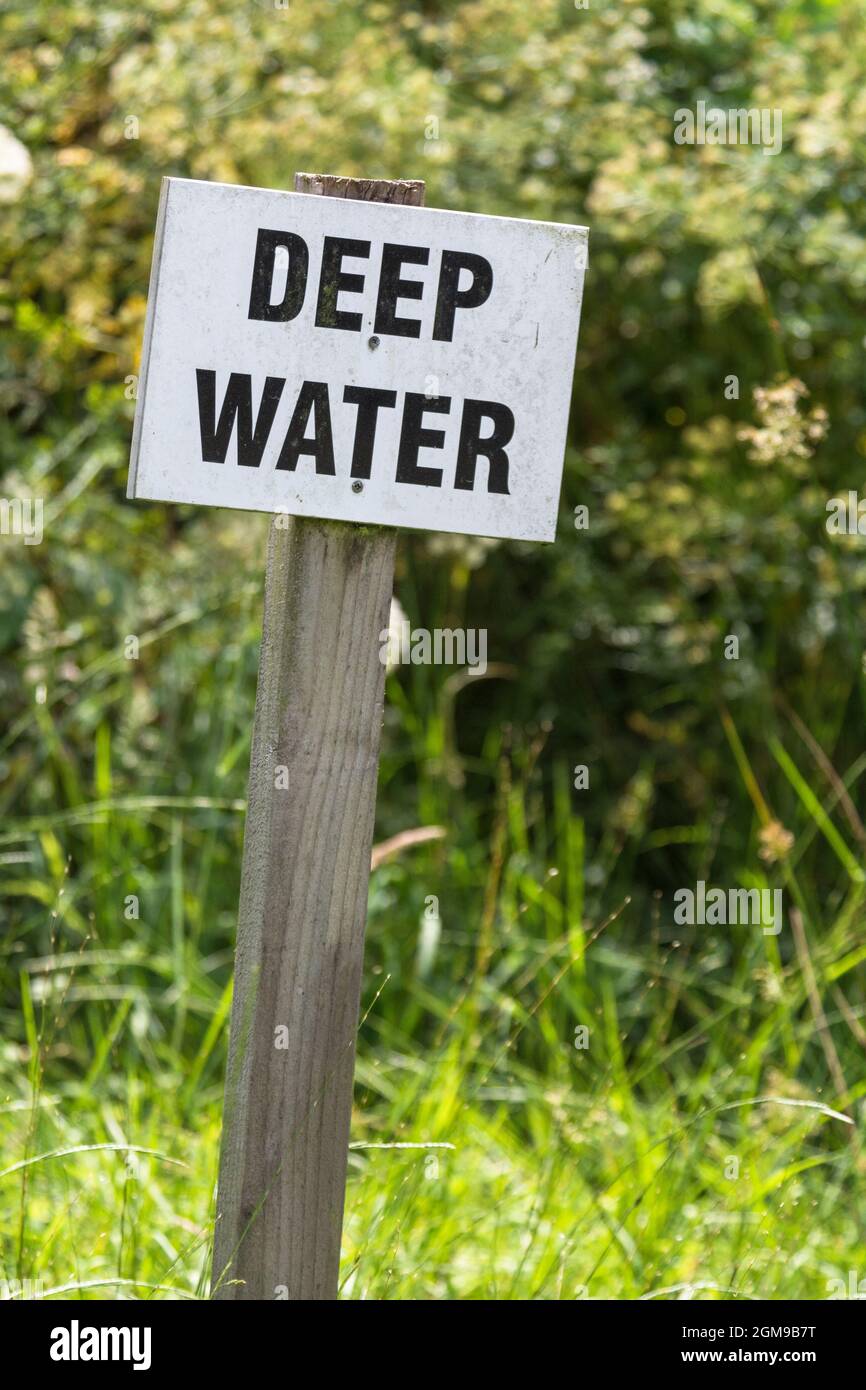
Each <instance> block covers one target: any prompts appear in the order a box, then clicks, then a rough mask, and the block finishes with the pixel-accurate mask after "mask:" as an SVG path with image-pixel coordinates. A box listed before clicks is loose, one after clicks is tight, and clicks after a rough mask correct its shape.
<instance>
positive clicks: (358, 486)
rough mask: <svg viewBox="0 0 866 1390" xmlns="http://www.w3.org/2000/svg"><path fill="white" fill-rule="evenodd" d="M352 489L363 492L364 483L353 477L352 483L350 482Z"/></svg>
mask: <svg viewBox="0 0 866 1390" xmlns="http://www.w3.org/2000/svg"><path fill="white" fill-rule="evenodd" d="M352 491H353V492H363V491H364V484H363V483H360V482H358V480H357V479H355V481H354V483H353V484H352Z"/></svg>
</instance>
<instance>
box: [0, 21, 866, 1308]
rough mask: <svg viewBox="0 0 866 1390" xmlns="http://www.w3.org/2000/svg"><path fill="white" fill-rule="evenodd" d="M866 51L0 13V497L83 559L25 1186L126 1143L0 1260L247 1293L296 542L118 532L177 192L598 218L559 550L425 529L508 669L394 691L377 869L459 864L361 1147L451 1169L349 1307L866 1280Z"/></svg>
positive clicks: (21, 591) (413, 928) (11, 927)
mask: <svg viewBox="0 0 866 1390" xmlns="http://www.w3.org/2000/svg"><path fill="white" fill-rule="evenodd" d="M862 21H863V6H862V4H860V3H845V4H836V3H826V4H825V3H811V0H809V2H806V0H804V2H802V3H793V4H792V3H788V0H774V3H754V0H748V2H747V0H717V3H715V4H714V5H713V6H711V7H709V8H707V7H695V6H694V5H687V4H685V3H683V0H655V2H654V3H642V4H634V3H628V2H626V3H620V4H617V5H615V6H610V5H603V4H601V3H600V0H598V3H596V0H590V5H589V8H588V9H586V10H581V9H577V8H575V7H574V6H573V5H572V4H571V3H567V0H537V3H535V4H532V5H527V4H525V3H522V0H474V3H470V2H469V0H464V3H459V2H458V0H425V3H423V4H421V5H413V6H408V5H403V4H400V3H397V0H373V2H369V3H363V4H357V5H346V4H341V3H338V2H337V0H305V2H304V3H303V4H300V3H297V0H292V3H290V4H288V5H287V7H286V8H281V7H279V6H278V5H272V4H268V3H266V0H259V3H248V4H245V5H243V6H235V5H229V4H226V3H213V0H183V3H180V0H156V3H152V4H150V5H148V6H146V7H142V6H141V5H137V4H133V3H131V0H114V2H113V3H110V4H106V5H102V4H100V5H96V4H91V5H87V4H83V3H72V4H69V5H67V6H64V7H57V6H55V5H48V4H47V3H45V0H35V3H32V4H28V5H26V6H24V5H23V4H21V3H18V0H13V3H12V4H11V5H8V6H7V7H6V9H5V11H4V14H3V16H2V18H0V51H2V63H0V112H2V113H5V114H3V115H2V121H3V124H4V125H5V126H6V127H7V128H8V130H9V131H10V132H11V135H12V136H14V138H15V140H17V141H18V142H20V145H21V146H23V148H24V152H25V155H24V156H22V155H21V152H20V151H19V152H18V158H19V160H20V159H21V158H22V157H24V158H25V165H24V171H23V172H20V173H19V175H18V176H16V178H9V179H6V180H5V181H4V178H3V172H2V171H3V168H5V167H6V166H5V164H4V163H3V160H4V159H5V160H8V158H9V157H10V156H9V154H8V151H9V146H8V144H7V145H5V146H4V145H3V143H2V142H0V404H2V406H3V411H2V420H0V459H2V469H3V481H2V485H0V495H2V496H3V497H7V498H9V497H16V496H38V497H42V498H44V499H45V540H44V542H43V544H41V545H33V546H24V545H22V544H21V541H20V538H15V537H7V536H3V537H0V565H2V597H0V653H2V663H0V698H2V705H3V709H4V711H5V714H6V729H5V732H4V734H3V736H2V740H0V808H2V811H3V813H4V814H3V830H2V834H0V873H2V880H3V888H4V909H3V910H4V934H3V947H2V951H3V955H2V965H3V977H2V989H0V1023H2V1037H3V1039H4V1042H3V1044H2V1053H0V1059H2V1076H3V1083H4V1098H3V1100H2V1103H0V1136H2V1142H0V1152H2V1153H3V1155H4V1157H3V1160H2V1162H0V1169H7V1168H10V1167H12V1165H13V1164H16V1163H20V1162H23V1161H25V1160H27V1159H31V1158H37V1157H38V1156H39V1155H40V1154H44V1153H50V1152H53V1151H54V1150H57V1149H66V1148H69V1147H74V1146H77V1145H92V1144H115V1145H119V1146H120V1149H121V1152H118V1151H117V1150H116V1149H115V1150H110V1151H106V1150H100V1151H98V1152H89V1153H85V1154H79V1155H74V1156H71V1157H67V1158H53V1159H46V1160H44V1161H40V1162H38V1163H37V1162H34V1163H32V1164H29V1165H28V1166H27V1167H24V1168H20V1169H16V1171H15V1172H14V1173H12V1174H11V1175H9V1176H6V1177H2V1176H0V1182H2V1183H4V1184H6V1185H9V1184H11V1185H12V1188H11V1190H12V1191H14V1192H16V1193H17V1198H18V1200H17V1201H16V1202H15V1203H12V1204H10V1203H6V1202H4V1203H2V1204H0V1205H2V1210H3V1212H4V1217H3V1224H2V1227H0V1241H2V1244H0V1249H2V1254H3V1262H4V1263H3V1268H0V1277H3V1276H4V1274H5V1277H7V1278H12V1277H18V1278H25V1277H31V1278H35V1277H39V1278H43V1279H45V1281H46V1286H48V1287H50V1286H65V1285H66V1284H68V1283H70V1282H78V1281H83V1280H87V1279H99V1278H104V1279H132V1280H142V1281H144V1282H145V1283H150V1284H154V1285H159V1286H166V1285H169V1286H171V1287H173V1288H175V1289H177V1290H183V1291H186V1292H187V1293H195V1292H196V1290H197V1289H198V1291H199V1292H201V1291H202V1289H203V1288H204V1284H203V1283H202V1278H203V1272H204V1270H205V1264H206V1251H207V1240H208V1232H207V1223H208V1219H209V1209H210V1196H211V1190H212V1184H213V1179H214V1175H215V1161H216V1144H217V1137H218V1114H219V1104H220V1088H221V1077H222V1068H223V1065H224V1052H225V1049H224V1043H225V1027H226V1023H225V1020H226V1007H227V1002H228V987H229V983H230V967H231V951H232V943H233V929H234V920H235V912H236V905H237V888H238V862H239V854H240V846H241V838H242V822H243V817H242V809H243V797H244V794H245V782H246V771H247V764H248V747H249V729H250V720H251V713H252V708H253V697H254V685H255V671H256V663H257V641H258V632H259V623H260V608H261V582H262V572H263V556H264V541H265V522H264V520H263V519H262V518H257V517H254V516H249V515H242V514H227V513H220V512H218V511H212V512H210V511H207V510H206V509H201V510H195V509H191V508H176V507H174V508H163V507H159V506H154V505H151V504H147V505H145V504H141V503H137V504H132V503H128V502H126V500H125V497H124V491H125V479H126V466H127V459H128V450H129V434H130V429H131V420H132V412H133V408H134V401H133V400H132V399H131V396H132V384H133V381H134V378H135V374H136V372H137V370H138V354H139V351H140V345H141V335H142V326H143V315H144V308H145V298H146V288H147V278H148V268H149V260H150V252H151V244H152V232H153V225H154V219H155V211H156V204H157V199H158V195H159V179H160V177H161V176H162V175H165V174H174V175H183V176H189V177H195V178H205V179H216V180H223V181H227V182H241V183H249V184H262V185H266V186H272V187H290V186H291V180H292V176H293V173H294V172H295V170H305V169H306V170H313V171H322V172H339V173H346V174H358V175H365V176H373V177H375V176H381V177H397V176H406V177H422V178H425V179H426V180H427V202H428V204H429V205H431V206H443V207H452V208H457V209H471V210H473V211H482V212H488V213H498V214H504V215H509V216H520V217H537V218H542V219H545V220H552V221H557V220H559V221H572V222H575V221H576V222H587V223H589V225H590V228H591V237H590V265H589V271H588V275H587V283H586V295H585V305H584V322H583V325H582V328H581V339H580V347H579V351H578V364H577V366H578V370H577V374H576V378H575V389H574V408H573V415H572V425H571V445H570V448H569V454H568V459H567V467H566V481H565V487H564V491H563V503H562V515H561V520H560V529H559V536H558V540H557V542H556V543H555V545H552V546H550V547H538V546H534V547H533V546H525V545H518V544H499V543H489V542H477V541H473V540H470V539H464V538H450V537H429V538H424V537H421V536H403V537H401V541H400V560H399V573H398V592H399V594H400V597H401V601H402V602H403V604H404V607H405V608H406V610H407V613H408V614H409V616H410V617H411V619H412V621H413V623H415V624H417V625H425V626H429V627H436V626H450V627H453V626H455V625H460V624H465V625H468V626H473V627H487V628H488V630H489V634H490V636H489V654H490V659H491V661H492V662H493V663H496V664H495V666H494V668H493V670H492V672H491V677H490V679H487V680H483V681H478V680H473V681H468V682H464V681H461V680H459V679H456V680H455V679H454V673H448V672H442V671H437V670H435V669H434V670H430V669H426V668H408V669H407V670H405V671H402V672H399V673H397V674H395V675H393V676H392V677H391V678H390V679H389V691H388V695H389V705H388V711H387V718H386V730H385V743H384V750H383V763H382V778H381V785H380V797H379V813H378V814H379V832H380V838H383V837H384V836H386V835H390V834H393V833H395V832H397V831H398V830H401V829H405V828H406V827H407V826H412V825H428V824H440V825H443V826H445V827H446V829H447V832H448V834H447V838H446V840H445V841H444V842H442V843H437V844H436V845H433V846H427V847H425V848H423V849H420V848H419V849H416V850H413V851H411V852H410V853H409V855H408V856H407V857H406V858H401V859H399V860H398V861H396V862H393V863H389V864H387V865H385V866H384V867H383V868H382V869H380V870H378V871H377V873H376V875H375V876H374V882H373V890H372V895H371V910H370V928H369V951H368V969H367V982H366V986H365V1001H364V1010H365V1021H364V1023H363V1025H362V1029H361V1036H360V1043H359V1064H358V1091H357V1098H358V1109H357V1114H356V1122H355V1126H354V1130H353V1139H355V1140H356V1142H359V1143H364V1142H367V1143H375V1142H382V1143H394V1142H401V1141H402V1142H409V1141H412V1142H429V1143H434V1142H435V1143H452V1144H454V1145H455V1148H454V1150H441V1151H438V1150H436V1151H434V1150H430V1151H426V1152H416V1151H408V1150H407V1151H403V1150H394V1151H389V1150H377V1149H357V1150H353V1155H352V1172H351V1182H350V1193H349V1207H348V1219H347V1236H346V1251H345V1256H346V1258H345V1266H344V1276H345V1281H346V1282H345V1290H346V1292H347V1293H350V1294H352V1295H356V1296H361V1295H362V1294H365V1295H366V1296H383V1297H395V1296H446V1297H448V1296H465V1297H481V1298H483V1297H513V1296H533V1295H536V1296H543V1297H566V1298H573V1297H575V1296H578V1295H579V1293H580V1291H581V1290H582V1289H584V1288H585V1289H586V1290H587V1291H588V1293H589V1295H590V1296H596V1295H602V1296H604V1295H613V1296H637V1295H639V1294H641V1293H648V1292H651V1291H652V1290H655V1289H659V1288H662V1287H667V1286H670V1285H676V1284H679V1283H682V1282H698V1283H700V1282H702V1281H703V1282H705V1283H708V1284H712V1285H714V1286H717V1288H718V1289H720V1290H728V1289H731V1288H735V1289H737V1290H739V1291H740V1292H751V1293H752V1294H754V1295H756V1296H762V1297H776V1296H785V1295H787V1296H823V1294H824V1293H825V1291H826V1281H827V1279H828V1278H831V1277H836V1276H841V1277H843V1278H844V1277H845V1276H846V1272H847V1270H848V1269H850V1268H855V1269H859V1270H861V1271H862V1270H863V1268H864V1232H863V1209H862V1203H861V1204H860V1205H859V1206H858V1203H857V1200H856V1197H855V1188H856V1184H857V1182H858V1181H859V1180H862V1166H863V1157H862V1150H861V1147H860V1144H861V1141H860V1127H859V1114H858V1104H859V1102H860V1099H861V1097H862V1095H863V1090H864V1087H863V1083H862V1082H861V1081H860V1080H859V1077H860V1075H861V1072H862V1062H861V1058H862V1040H863V1025H862V1022H861V1020H862V1017H863V1014H864V1012H866V996H864V978H863V958H864V956H866V952H864V950H863V948H862V946H860V945H859V940H860V937H861V936H862V927H863V884H862V877H861V876H860V874H859V868H858V866H859V864H860V863H861V862H862V858H863V849H864V844H866V832H864V831H863V827H862V823H861V819H860V811H859V808H861V807H862V793H861V791H860V778H861V776H862V773H863V771H864V768H866V759H864V757H863V743H862V714H863V708H864V684H863V682H864V675H863V663H862V656H863V646H864V643H863V637H862V623H861V617H860V615H861V609H862V604H863V591H864V588H866V564H864V559H863V551H862V540H861V539H860V538H859V537H856V536H855V537H844V536H832V535H828V533H827V530H826V528H825V520H826V512H825V505H826V502H827V500H828V498H830V497H832V496H835V495H839V494H843V493H845V492H846V491H847V489H848V488H854V489H857V488H860V487H861V485H862V476H863V459H864V457H866V411H864V406H863V398H862V384H861V383H862V346H863V322H864V317H863V307H864V298H866V270H864V266H866V257H864V250H866V244H864V243H866V228H864V213H863V208H864V206H866V200H864V196H863V195H864V182H866V174H864V169H866V164H864V160H863V146H864V129H866V121H864V116H866V96H864V91H863V84H862V72H863V67H864V62H866V37H864V28H863V23H862ZM698 100H705V101H707V102H708V103H713V104H716V105H722V106H724V107H726V108H727V107H748V106H761V107H764V106H766V107H770V108H773V109H779V110H781V111H782V113H783V121H784V143H783V148H782V151H781V153H780V154H779V155H777V156H774V157H769V156H766V155H764V154H763V153H762V151H761V149H760V148H759V147H754V146H751V147H750V146H724V145H715V146H713V145H703V146H690V145H683V146H680V145H676V144H675V143H674V141H673V125H674V112H675V111H676V110H677V109H678V108H680V107H690V108H692V107H694V106H695V103H696V102H697V101H698ZM28 163H29V168H28ZM731 376H735V377H736V378H738V382H739V395H738V396H737V397H734V398H732V399H729V398H728V395H726V391H725V385H726V379H728V378H730V377H731ZM577 505H585V506H588V508H589V526H588V529H586V530H577V529H575V527H574V526H573V509H574V507H575V506H577ZM130 635H134V636H136V637H137V638H138V642H139V652H138V656H137V657H133V658H130V657H129V656H128V655H127V654H126V647H125V639H126V638H127V637H128V636H130ZM727 635H736V636H737V637H738V638H739V653H740V654H739V659H738V660H736V661H727V660H725V658H724V639H725V637H726V636H727ZM578 763H581V764H587V765H588V766H589V768H590V776H591V782H590V789H589V790H588V791H577V790H575V789H573V787H572V776H571V771H570V769H571V768H572V767H573V766H574V765H575V764H578ZM698 877H702V878H705V879H706V880H708V881H713V882H717V883H724V884H741V885H743V886H767V887H774V888H775V887H784V889H785V893H786V902H787V903H788V904H790V905H795V906H796V907H797V908H798V909H799V912H800V919H799V920H801V921H802V924H803V928H802V930H803V936H802V939H801V940H800V939H798V938H797V937H796V935H795V934H794V933H793V932H792V930H791V929H790V928H789V926H787V925H786V928H785V930H784V931H783V933H782V935H781V936H780V937H779V938H778V940H776V939H775V938H772V937H762V936H761V935H760V934H756V933H754V932H753V931H752V932H750V931H749V930H748V929H745V928H737V929H732V930H730V931H729V932H727V933H726V934H724V935H722V936H718V935H714V936H712V937H710V936H709V935H702V934H701V932H700V929H691V928H683V929H682V930H681V931H678V932H675V931H674V929H673V927H672V913H671V892H672V889H673V888H674V887H676V886H680V885H682V884H687V883H690V882H691V883H693V882H694V881H695V880H696V879H697V878H698ZM133 894H134V895H136V896H137V897H138V899H139V902H140V916H139V918H137V919H135V918H129V917H127V916H125V915H124V914H125V911H126V908H125V903H126V900H127V898H128V897H129V895H133ZM431 895H433V896H435V897H437V898H438V899H439V903H440V910H441V920H442V925H441V935H440V936H439V937H438V939H436V937H435V933H434V935H433V936H430V935H429V934H428V936H427V937H426V938H425V936H424V928H423V927H422V925H421V923H422V919H423V914H424V904H425V899H427V898H428V897H429V896H431ZM608 919H611V920H610V922H609V925H607V926H606V927H605V928H604V931H603V932H602V934H601V935H599V936H597V933H598V932H599V929H600V928H601V927H602V926H603V924H605V923H606V922H607V921H608ZM422 940H424V941H426V945H425V946H424V949H423V950H421V951H420V953H419V944H420V942H421V941H422ZM809 962H811V971H813V972H814V987H813V985H812V983H811V973H810V966H809ZM822 1019H823V1022H822ZM577 1026H587V1027H589V1028H590V1029H591V1033H592V1044H591V1047H590V1049H589V1050H588V1051H587V1052H585V1053H583V1052H579V1051H577V1050H576V1049H575V1048H574V1047H573V1046H572V1039H573V1035H574V1029H575V1027H577ZM768 1095H769V1096H773V1097H774V1098H775V1100H774V1101H773V1103H772V1104H770V1103H767V1104H760V1105H749V1106H748V1107H747V1106H741V1107H740V1108H737V1109H731V1110H720V1109H719V1108H718V1107H721V1106H725V1105H733V1104H734V1103H739V1102H744V1101H749V1102H751V1101H754V1100H755V1099H756V1098H758V1097H762V1096H768ZM785 1100H787V1101H791V1100H796V1101H807V1102H809V1103H810V1105H811V1104H812V1103H818V1102H826V1103H828V1104H830V1105H832V1106H833V1107H834V1108H835V1109H841V1110H844V1111H845V1112H846V1113H848V1114H849V1115H851V1116H852V1117H854V1118H855V1119H858V1127H854V1128H853V1129H852V1127H851V1126H848V1125H845V1124H843V1123H842V1122H841V1121H839V1120H835V1119H832V1118H830V1117H828V1116H827V1115H826V1113H824V1112H823V1111H821V1110H816V1109H809V1108H803V1109H797V1108H791V1107H788V1108H786V1107H785V1106H783V1105H780V1104H778V1102H779V1101H785ZM849 1131H850V1132H851V1137H850V1138H849ZM128 1145H138V1146H139V1147H140V1148H145V1149H148V1148H149V1149H154V1150H157V1151H159V1152H160V1153H165V1154H168V1155H169V1156H170V1157H172V1158H175V1159H180V1160H182V1161H184V1162H186V1163H188V1164H189V1165H190V1169H189V1170H183V1169H179V1168H176V1167H173V1166H172V1165H170V1164H167V1163H166V1162H164V1160H162V1159H160V1158H158V1157H154V1156H148V1155H145V1154H139V1155H131V1156H130V1157H128V1158H125V1157H124V1153H123V1152H122V1150H123V1149H124V1146H128ZM431 1154H432V1155H433V1157H437V1158H438V1164H439V1167H438V1172H437V1171H436V1170H435V1165H431V1164H428V1162H427V1160H428V1158H429V1157H430V1156H431ZM731 1154H734V1155H736V1156H738V1157H739V1159H740V1162H741V1173H742V1177H741V1178H739V1179H737V1180H736V1181H733V1180H729V1179H728V1178H726V1177H725V1174H724V1167H725V1162H726V1156H728V1155H731ZM121 1287H124V1286H121ZM97 1292H98V1291H97ZM707 1293H708V1294H709V1295H712V1293H713V1290H707ZM720 1296H723V1295H720Z"/></svg>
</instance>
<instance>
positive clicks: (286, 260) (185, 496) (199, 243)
mask: <svg viewBox="0 0 866 1390" xmlns="http://www.w3.org/2000/svg"><path fill="white" fill-rule="evenodd" d="M586 249H587V231H586V228H584V227H573V226H562V225H559V224H555V223H548V222H528V221H522V220H517V219H512V218H503V217H485V216H478V215H475V214H472V213H458V212H445V211H439V210H436V209H424V208H408V207H402V206H398V205H391V204H386V203H380V202H363V201H346V200H342V199H340V198H317V197H310V196H307V195H304V194H300V193H282V192H273V191H271V190H268V189H259V188H240V187H234V186H229V185H225V184H213V183H201V182H197V181H194V180H188V179H166V180H165V181H164V184H163V192H162V201H161V205H160V212H159V219H158V225H157V234H156V243H155V248H154V266H153V275H152V279H151V288H150V297H149V301H148V317H147V326H146V330H145V340H144V347H143V354H142V367H141V378H140V382H139V389H138V406H137V412H136V420H135V430H134V436H133V447H132V461H131V470H130V484H129V495H130V496H131V497H141V498H150V499H155V500H161V501H167V502H193V503H201V504H204V505H207V506H216V507H232V508H245V509H249V510H255V511H266V512H286V513H289V514H292V515H298V516H312V517H330V518H333V519H336V520H342V521H354V522H363V523H367V524H370V523H375V524H380V525H387V526H408V527H420V528H423V529H424V530H431V531H458V532H466V533H471V534H477V535H484V536H502V537H513V538H516V539H521V540H545V541H549V540H552V539H553V538H554V534H555V530H556V513H557V507H558V503H559V490H560V482H561V477H562V464H563V455H564V450H565V437H566V426H567V420H568V408H569V400H570V395H571V381H572V372H573V367H574V355H575V348H576V343H577V333H578V324H579V319H580V305H581V296H582V291H583V277H584V270H585V266H586Z"/></svg>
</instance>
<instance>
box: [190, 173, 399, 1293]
mask: <svg viewBox="0 0 866 1390" xmlns="http://www.w3.org/2000/svg"><path fill="white" fill-rule="evenodd" d="M295 191H296V192H298V193H315V194H320V195H324V196H327V197H337V198H360V199H364V200H366V201H368V202H386V203H402V204H407V205H412V206H416V207H417V206H420V205H421V204H422V203H423V201H424V184H423V183H422V182H419V181H410V180H396V181H390V180H385V179H350V178H339V177H336V176H332V175H320V174H297V175H296V176H295ZM395 547H396V532H395V531H392V530H388V529H385V528H378V527H374V528H369V527H362V526H356V525H352V524H346V523H340V522H332V521H318V520H312V519H309V518H300V517H293V518H287V517H280V518H278V519H276V520H275V521H274V522H272V524H271V533H270V543H269V548H268V567H267V578H266V581H265V608H264V626H263V632H262V650H261V664H260V668H259V682H258V692H257V695H256V713H255V723H254V727H253V743H252V757H251V764H250V780H249V803H248V810H247V823H246V833H245V838H244V858H243V870H242V878H241V895H240V909H239V918H238V939H237V957H236V966H235V985H234V999H233V1003H232V1018H231V1035H230V1044H229V1061H228V1072H227V1076H226V1090H225V1107H224V1114H223V1135H222V1147H221V1152H220V1172H219V1186H218V1191H217V1221H216V1230H215V1235H214V1258H213V1284H212V1294H213V1296H214V1297H215V1298H221V1299H222V1298H232V1299H274V1298H286V1297H288V1298H289V1299H331V1298H336V1296H337V1280H338V1271H339V1260H340V1236H341V1230H342V1220H343V1203H344V1198H345V1186H346V1167H347V1162H348V1145H349V1124H350V1120H351V1114H352V1083H353V1073H354V1061H355V1034H356V1031H357V1026H358V1008H359V1001H360V993H361V969H362V963H363V952H364V926H365V921H366V914H367V886H368V881H369V876H370V849H371V846H372V840H373V817H374V810H375V802H376V779H377V773H378V764H379V736H380V732H381V725H382V705H383V699H384V684H385V667H384V665H383V664H382V662H381V661H380V659H379V651H380V646H381V643H380V641H379V634H380V632H381V631H382V629H383V628H386V627H387V626H388V611H389V604H390V600H391V591H392V583H393V575H394V552H395Z"/></svg>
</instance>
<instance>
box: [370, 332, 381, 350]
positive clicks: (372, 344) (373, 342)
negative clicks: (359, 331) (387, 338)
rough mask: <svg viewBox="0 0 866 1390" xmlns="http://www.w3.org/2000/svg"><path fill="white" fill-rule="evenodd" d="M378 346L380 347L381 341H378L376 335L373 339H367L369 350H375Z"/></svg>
mask: <svg viewBox="0 0 866 1390" xmlns="http://www.w3.org/2000/svg"><path fill="white" fill-rule="evenodd" d="M378 346H379V339H378V338H377V337H376V336H375V335H374V336H373V337H372V338H368V339H367V347H368V348H371V349H375V348H377V347H378Z"/></svg>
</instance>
